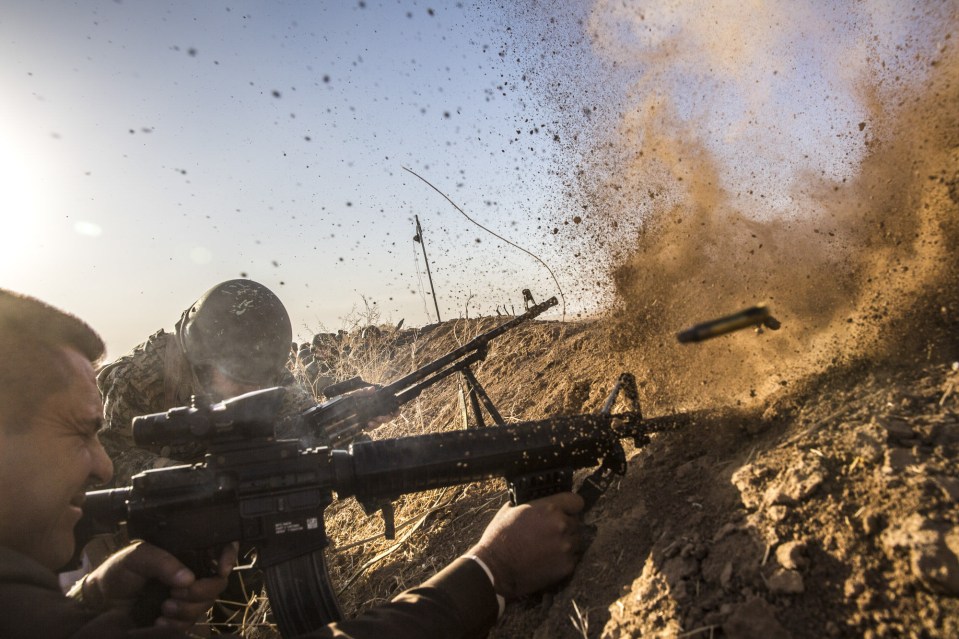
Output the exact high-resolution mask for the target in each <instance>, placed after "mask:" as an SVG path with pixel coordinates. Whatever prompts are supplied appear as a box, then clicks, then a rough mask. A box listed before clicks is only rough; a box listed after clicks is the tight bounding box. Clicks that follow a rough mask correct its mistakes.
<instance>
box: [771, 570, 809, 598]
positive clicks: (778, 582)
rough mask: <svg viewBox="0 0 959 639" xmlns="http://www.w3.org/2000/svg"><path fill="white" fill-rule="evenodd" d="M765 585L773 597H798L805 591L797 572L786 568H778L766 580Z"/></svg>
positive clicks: (800, 576)
mask: <svg viewBox="0 0 959 639" xmlns="http://www.w3.org/2000/svg"><path fill="white" fill-rule="evenodd" d="M767 585H768V586H769V592H770V593H772V594H774V595H798V594H802V593H803V592H804V591H805V587H804V586H803V581H802V575H800V574H799V571H797V570H788V569H786V568H778V569H777V570H776V572H774V573H773V574H772V576H770V577H769V579H768V580H767Z"/></svg>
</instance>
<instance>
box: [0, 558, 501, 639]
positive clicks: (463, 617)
mask: <svg viewBox="0 0 959 639" xmlns="http://www.w3.org/2000/svg"><path fill="white" fill-rule="evenodd" d="M0 601H3V602H4V606H5V609H6V611H7V612H6V613H5V614H3V615H0V637H2V638H3V639H28V638H29V639H36V638H38V637H43V638H44V639H67V638H70V639H86V638H89V639H114V638H119V637H129V638H130V639H133V638H139V639H161V638H162V639H167V638H176V639H185V638H186V636H187V635H185V634H183V633H179V632H176V631H173V630H170V629H165V628H143V629H136V628H134V627H133V623H132V622H131V620H130V619H129V617H127V616H126V615H125V614H124V613H123V612H122V611H119V610H113V611H110V612H106V613H103V612H99V613H98V612H95V611H90V610H86V609H84V608H83V606H82V605H80V604H79V603H77V602H76V601H74V600H72V599H70V598H68V597H67V596H65V595H63V594H62V593H61V591H60V588H59V584H58V582H57V577H56V575H55V574H53V573H52V572H50V571H49V570H47V569H46V568H44V567H43V566H41V565H40V564H38V563H37V562H35V561H33V560H32V559H30V558H28V557H26V556H24V555H22V554H20V553H18V552H15V551H13V550H10V549H9V548H3V547H0ZM497 609H498V606H497V603H496V596H495V593H494V592H493V587H492V585H491V584H490V582H489V579H488V578H487V576H486V574H485V573H484V572H483V569H482V568H480V567H479V565H478V564H477V563H476V562H474V561H471V560H469V559H462V558H461V559H457V560H456V561H454V562H453V563H452V564H450V565H449V566H447V567H446V568H445V569H443V570H442V571H440V572H439V573H438V574H437V575H435V576H434V577H432V578H431V579H429V580H428V581H426V582H425V583H424V584H423V585H421V586H419V587H418V588H413V589H411V590H407V591H406V592H404V593H402V594H400V595H399V596H398V597H396V598H395V599H394V600H393V601H391V602H390V603H388V604H384V605H382V606H379V607H377V608H374V609H372V610H370V611H368V612H366V613H363V614H362V615H360V616H359V617H357V618H355V619H350V620H346V621H342V622H340V623H337V624H332V625H330V626H327V627H325V628H322V629H320V630H318V631H316V632H314V633H311V634H310V635H308V636H309V637H311V638H314V639H321V638H337V639H350V638H352V639H385V638H386V637H389V638H391V639H414V638H415V639H432V638H435V639H479V638H481V637H485V636H486V635H487V634H488V633H489V630H490V628H492V627H493V624H494V623H495V621H496V615H497Z"/></svg>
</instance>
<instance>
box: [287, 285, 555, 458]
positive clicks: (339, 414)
mask: <svg viewBox="0 0 959 639" xmlns="http://www.w3.org/2000/svg"><path fill="white" fill-rule="evenodd" d="M524 294H526V295H527V298H528V299H529V300H532V296H530V295H528V291H524ZM557 303H558V301H557V299H556V298H555V297H551V298H549V299H548V300H546V301H545V302H541V303H539V304H533V305H532V306H529V307H528V308H527V310H526V312H525V313H523V314H522V315H517V316H516V317H514V318H513V319H511V320H509V321H508V322H505V323H503V324H500V325H499V326H497V327H496V328H494V329H492V330H490V331H487V332H485V333H483V334H481V335H477V336H476V337H474V338H473V339H471V340H470V341H469V342H467V343H466V344H464V345H463V346H460V347H459V348H457V349H454V350H452V351H450V352H449V353H448V354H446V355H444V356H443V357H441V358H439V359H437V360H434V361H432V362H430V363H428V364H426V365H425V366H422V367H420V368H418V369H417V370H415V371H413V372H412V373H410V374H408V375H405V376H404V377H401V378H400V379H398V380H396V381H394V382H391V383H390V384H387V385H386V386H382V387H380V388H378V389H376V390H375V391H374V392H373V393H372V394H369V395H362V396H356V395H341V396H339V397H334V398H332V399H330V400H329V401H327V402H324V403H322V404H317V405H316V406H315V407H313V408H311V409H309V410H307V411H306V412H304V413H303V414H301V415H299V416H298V417H297V419H296V422H297V423H296V424H295V425H294V426H293V429H294V432H318V431H319V432H321V433H323V434H325V436H326V437H327V438H328V440H329V443H330V445H331V446H336V445H339V444H348V443H349V442H351V441H353V439H354V438H355V437H356V436H357V435H359V434H360V433H361V432H362V431H363V429H365V428H366V425H367V424H368V423H369V421H370V420H371V419H374V418H376V417H380V416H383V415H390V414H392V413H394V412H395V411H396V410H397V409H398V408H399V407H400V406H401V405H402V404H405V403H406V402H408V401H409V400H411V399H414V398H415V397H418V396H419V395H420V393H422V392H423V391H424V390H425V389H426V388H429V387H430V386H432V385H433V384H435V383H436V382H438V381H440V380H442V379H444V378H446V377H448V376H450V375H452V374H453V373H456V372H459V373H461V374H462V375H463V378H464V379H465V380H466V385H467V387H468V393H469V401H470V405H471V406H472V408H473V413H474V415H475V418H476V420H477V422H478V424H479V425H480V426H483V425H484V424H483V416H482V413H481V411H480V404H479V402H480V401H482V402H483V406H484V407H485V408H486V410H487V411H488V412H489V414H490V416H491V417H492V418H493V421H495V422H496V423H497V424H502V423H503V418H502V417H501V416H500V415H499V413H498V412H497V411H496V408H495V407H494V406H493V403H492V402H491V401H490V399H489V396H488V395H487V394H486V391H485V390H484V389H483V386H482V385H481V384H480V383H479V381H477V379H476V376H475V375H474V374H473V370H472V369H471V368H470V367H471V366H472V365H473V364H475V363H476V362H479V361H482V360H484V359H486V354H487V351H488V347H489V343H490V342H491V341H492V340H493V339H494V338H496V337H499V336H500V335H502V334H503V333H505V332H506V331H509V330H512V329H513V328H516V327H517V326H519V325H520V324H522V323H523V322H526V321H529V320H531V319H533V318H535V317H538V316H539V315H541V314H542V313H544V312H545V311H547V310H549V309H550V308H552V307H553V306H556V304H557ZM357 381H359V383H362V381H361V380H359V378H353V379H351V380H346V381H345V382H339V383H338V384H335V385H334V386H335V387H337V389H338V390H339V391H340V392H343V391H345V390H347V389H352V388H356V387H357ZM326 393H327V394H328V395H329V394H332V393H330V389H327V391H326Z"/></svg>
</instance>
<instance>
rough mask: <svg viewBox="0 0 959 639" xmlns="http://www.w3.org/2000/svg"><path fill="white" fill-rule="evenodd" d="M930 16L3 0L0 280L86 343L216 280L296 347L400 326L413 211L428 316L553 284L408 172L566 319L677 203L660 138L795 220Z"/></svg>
mask: <svg viewBox="0 0 959 639" xmlns="http://www.w3.org/2000/svg"><path fill="white" fill-rule="evenodd" d="M955 24H956V6H955V4H954V3H936V2H927V3H901V2H894V1H892V0H865V1H863V2H858V3H855V4H854V5H840V4H837V3H833V2H826V1H819V0H802V1H796V2H779V3H776V2H773V3H762V4H761V5H759V4H754V3H743V2H740V1H739V0H714V1H712V2H700V3H696V2H692V3H691V2H683V1H680V0H673V1H669V0H660V1H657V2H645V1H635V2H626V3H623V2H620V1H618V0H617V1H615V2H614V1H612V0H608V1H607V0H594V1H591V2H569V3H562V4H550V3H533V2H517V3H504V4H502V5H500V4H499V3H485V2H480V3H467V2H463V3H459V2H444V3H429V2H421V1H419V0H416V1H412V0H382V1H376V0H364V1H355V2H353V1H343V2H325V3H324V2H315V1H310V2H250V1H237V2H234V1H232V0H228V1H223V2H194V1H190V2H187V1H180V2H154V1H147V0H138V1H134V0H122V1H120V0H99V1H97V0H90V1H87V0H84V1H82V2H79V1H78V2H67V1H65V0H46V1H45V0H10V1H8V2H6V3H4V9H3V11H2V12H0V95H2V96H3V99H2V100H0V216H2V217H0V224H2V226H0V282H2V284H0V285H3V286H6V287H9V288H12V289H15V290H19V291H22V292H26V293H30V294H33V295H36V296H38V297H40V298H42V299H44V300H47V301H49V302H51V303H53V304H56V305H58V306H61V307H63V308H65V309H67V310H70V311H72V312H74V313H76V314H78V315H80V316H81V317H83V318H85V319H86V320H88V321H89V322H90V323H91V324H92V325H93V326H94V327H95V328H97V329H98V330H99V331H100V332H101V333H102V334H103V335H104V337H105V338H106V340H107V343H108V349H109V355H110V356H111V357H114V356H118V355H120V354H122V353H123V352H125V351H126V350H128V349H130V348H131V347H132V346H134V345H135V344H137V343H139V342H140V341H142V340H143V339H144V338H145V337H146V336H147V335H149V334H150V333H152V332H154V331H155V330H156V329H158V328H161V327H167V328H169V327H172V325H173V323H174V322H175V320H176V319H177V318H178V317H179V314H180V312H181V311H182V310H183V309H184V308H185V307H187V306H188V305H189V304H190V303H191V302H192V301H193V300H194V299H196V298H197V297H198V296H199V295H200V294H202V293H203V292H204V291H205V290H206V289H208V288H209V287H210V286H212V285H213V284H215V283H216V282H219V281H222V280H225V279H231V278H235V277H241V276H247V277H251V278H253V279H256V280H258V281H261V282H263V283H264V284H266V285H268V286H270V287H271V288H273V289H274V290H275V291H276V292H277V294H278V295H279V296H280V297H281V298H282V299H283V300H284V302H285V303H286V305H287V307H288V308H289V310H290V313H291V316H292V317H293V322H294V332H295V333H296V334H297V336H298V337H300V338H303V339H306V338H308V337H309V335H310V334H311V333H312V332H314V331H316V330H319V329H320V328H326V329H329V330H335V329H337V328H340V327H342V326H343V325H344V319H343V318H344V317H347V316H349V315H350V313H351V311H352V310H353V309H357V308H360V309H361V308H363V304H364V299H365V300H368V301H371V302H375V303H377V305H378V307H379V310H380V318H381V320H382V321H384V322H385V321H389V322H397V321H399V320H400V319H404V320H405V321H406V323H407V325H414V326H415V325H423V324H426V323H429V322H431V321H434V320H435V317H434V315H435V313H434V311H433V302H432V299H431V298H429V297H428V295H427V293H428V285H427V282H426V277H425V271H424V269H423V262H422V254H421V252H420V245H418V244H415V243H414V242H413V241H412V237H413V233H414V223H413V216H414V215H418V216H419V218H420V220H421V222H422V224H423V226H424V231H425V237H426V240H427V249H428V252H429V256H430V259H431V264H432V274H433V279H434V281H435V283H436V286H437V291H438V298H439V306H440V311H441V313H442V314H443V319H449V318H452V317H457V316H462V315H463V314H464V313H465V312H466V311H467V310H468V311H469V313H470V314H471V316H475V315H478V314H492V313H494V312H495V309H496V308H497V307H501V308H502V307H503V306H504V305H513V306H514V307H516V308H518V307H519V306H520V305H521V304H522V298H521V295H520V291H521V289H523V288H530V289H532V290H533V292H534V294H535V295H536V297H537V299H542V298H545V297H548V296H550V295H554V294H557V293H558V289H557V286H556V283H555V282H554V281H553V280H552V278H551V277H550V275H549V273H548V272H547V271H546V269H544V268H543V267H542V265H540V264H539V263H538V262H536V261H535V260H534V259H532V258H530V257H529V256H528V255H526V254H524V253H522V252H521V251H518V250H516V249H514V248H512V247H510V246H508V245H506V244H504V243H503V242H502V241H500V240H498V239H496V238H495V237H493V236H491V235H488V234H486V233H485V232H484V231H482V230H480V229H478V228H477V227H476V226H473V225H472V224H471V223H470V222H468V221H467V220H466V219H464V218H463V217H462V216H461V215H460V214H459V213H457V212H456V210H455V209H453V207H451V206H450V205H449V204H448V203H447V202H446V201H445V200H444V199H443V198H442V197H440V196H439V195H438V194H436V193H435V192H434V191H432V190H431V189H430V188H429V187H428V186H427V185H425V184H423V183H422V182H421V181H419V180H418V179H416V178H415V177H414V176H412V175H410V174H409V173H407V172H406V171H404V170H403V167H409V168H411V169H413V170H415V171H416V172H418V173H420V174H421V175H422V176H423V177H425V178H426V179H428V180H429V181H430V182H432V183H433V184H435V185H436V186H437V187H438V188H440V189H441V190H443V191H444V192H446V193H447V194H448V195H449V196H450V197H451V198H452V199H453V200H454V201H455V202H456V203H457V204H458V205H459V206H461V207H462V208H463V209H465V210H466V212H467V213H469V214H470V216H471V217H473V218H474V219H476V220H477V221H479V222H480V223H482V224H484V225H485V226H488V227H489V228H491V229H493V230H494V231H496V232H498V233H500V234H502V235H504V236H505V237H507V238H509V239H510V240H511V241H513V242H516V243H518V244H520V245H522V246H524V247H525V248H528V249H530V250H532V251H533V252H535V253H536V254H537V255H538V256H539V257H541V258H542V259H543V260H544V261H545V262H546V263H547V264H549V265H550V266H551V268H552V269H553V270H554V272H555V273H556V276H557V279H558V283H559V285H560V286H561V287H562V289H563V290H564V291H565V293H566V295H565V301H566V303H567V304H566V311H567V315H568V316H570V317H575V316H576V315H577V314H578V313H588V312H591V311H593V310H595V309H597V308H602V307H603V305H604V304H606V303H608V302H609V296H610V290H609V286H608V281H606V280H607V279H608V278H607V277H606V269H607V268H608V267H609V266H610V265H611V264H612V263H613V262H614V261H615V260H614V259H612V258H611V256H613V255H614V254H616V251H614V250H613V249H614V248H619V249H622V250H624V251H625V252H627V253H628V252H629V250H630V248H631V247H632V246H635V239H634V234H635V232H636V230H637V229H638V228H639V227H640V226H641V225H642V223H643V220H644V219H645V216H646V215H648V214H649V212H650V210H652V209H651V208H650V207H651V206H652V205H653V203H652V200H651V199H650V198H647V197H646V194H648V193H649V192H651V191H657V192H658V193H659V199H658V200H656V202H657V206H662V203H663V202H664V201H665V202H675V203H677V204H679V205H682V204H683V203H684V202H687V201H689V198H690V193H689V192H688V189H689V188H690V187H689V184H690V180H688V179H687V180H686V181H685V182H684V181H682V180H681V179H679V178H682V177H683V176H684V175H685V176H686V177H690V175H689V173H688V171H690V170H692V169H693V167H695V166H696V165H695V164H694V163H690V162H688V160H689V157H688V155H687V157H686V160H687V162H686V163H683V158H682V157H681V156H682V154H683V153H689V152H691V151H696V152H699V151H703V152H707V153H709V154H712V155H713V156H714V162H713V164H714V165H715V166H716V167H718V168H717V172H718V173H717V177H718V180H719V184H718V185H717V188H719V189H721V190H722V191H723V192H724V193H725V194H726V198H725V201H724V206H726V207H729V208H732V209H735V210H737V211H741V212H745V213H746V214H747V215H750V216H754V217H757V218H761V217H763V216H770V215H792V216H801V215H811V214H814V211H815V203H814V202H813V198H814V195H815V194H814V193H811V194H810V193H806V192H805V191H804V189H805V188H806V185H808V184H809V183H810V181H809V177H810V176H815V178H816V180H819V181H820V182H824V183H827V184H831V183H836V184H841V183H843V180H848V179H851V178H855V176H856V174H857V171H858V169H859V165H860V162H861V160H862V158H863V157H864V155H865V153H867V149H868V144H867V143H868V142H869V140H876V139H880V138H881V135H882V131H881V129H880V128H879V127H880V126H881V122H877V121H876V120H875V119H872V118H871V116H872V115H874V114H875V113H879V112H891V110H894V108H895V105H896V104H898V103H900V102H901V101H902V100H901V98H902V95H903V94H904V92H908V91H913V90H916V89H917V88H918V87H921V86H922V83H923V81H924V77H925V73H926V72H927V71H928V70H929V67H928V64H927V62H928V60H929V59H931V58H935V56H936V55H938V53H937V51H940V52H941V51H944V50H946V49H947V48H949V47H952V46H954V41H955V39H954V38H953V39H952V40H949V39H947V38H945V34H947V33H949V32H950V29H953V30H954V26H955ZM930 56H931V58H930ZM924 65H925V66H924ZM877 105H879V106H880V107H881V108H877ZM639 151H644V152H645V154H640V153H639ZM612 186H615V187H616V189H619V188H620V187H623V188H624V189H625V191H624V193H626V191H628V193H626V194H625V195H623V196H622V197H619V196H616V197H607V198H606V199H603V198H600V199H599V200H595V201H590V200H588V195H584V194H588V193H590V192H592V193H599V192H602V191H603V190H604V189H605V190H606V191H609V190H610V188H611V187H612ZM584 198H586V199H584ZM617 198H618V199H617ZM596 202H601V203H602V206H603V209H602V210H597V209H596V207H595V205H596ZM591 205H593V208H590V206H591ZM580 218H582V220H580ZM580 221H582V224H579V222H580ZM612 222H615V224H613V223H612ZM597 238H600V240H601V241H599V242H597ZM611 259H612V261H611ZM559 316H560V311H554V312H552V314H551V316H550V317H556V318H558V317H559Z"/></svg>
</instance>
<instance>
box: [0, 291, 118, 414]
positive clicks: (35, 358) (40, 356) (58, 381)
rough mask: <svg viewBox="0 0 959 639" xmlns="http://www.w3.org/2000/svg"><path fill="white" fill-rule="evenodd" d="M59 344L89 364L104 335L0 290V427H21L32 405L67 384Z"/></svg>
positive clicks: (31, 300) (98, 352)
mask: <svg viewBox="0 0 959 639" xmlns="http://www.w3.org/2000/svg"><path fill="white" fill-rule="evenodd" d="M64 348H73V349H76V350H77V351H79V352H80V353H81V354H82V355H83V356H84V357H86V358H88V359H89V360H90V362H91V363H96V362H97V361H99V359H100V358H101V357H102V356H103V352H104V345H103V340H102V339H100V336H99V335H97V334H96V332H95V331H94V330H93V329H92V328H90V326H88V325H87V324H86V323H85V322H84V321H83V320H81V319H79V318H77V317H75V316H73V315H70V314H69V313H65V312H64V311H61V310H59V309H56V308H54V307H52V306H50V305H48V304H45V303H44V302H41V301H40V300H38V299H35V298H33V297H28V296H26V295H20V294H19V293H14V292H13V291H8V290H5V289H0V427H3V428H11V429H17V430H20V429H25V428H26V427H27V426H28V425H29V421H30V416H31V415H32V414H33V412H34V411H35V410H36V406H37V405H38V404H39V403H40V402H42V401H43V400H44V399H46V398H47V397H48V396H49V395H50V394H52V393H54V392H56V391H58V390H61V389H63V388H64V387H66V386H67V384H69V383H70V377H69V375H68V373H67V370H66V368H65V366H64V361H63V349H64Z"/></svg>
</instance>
